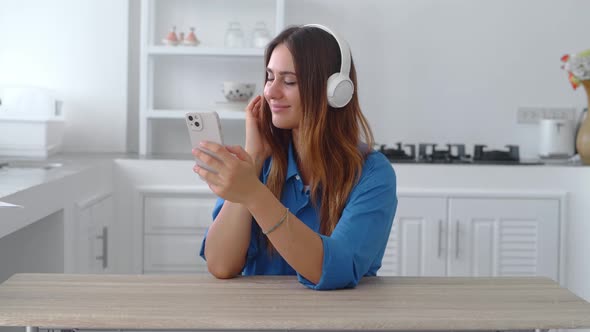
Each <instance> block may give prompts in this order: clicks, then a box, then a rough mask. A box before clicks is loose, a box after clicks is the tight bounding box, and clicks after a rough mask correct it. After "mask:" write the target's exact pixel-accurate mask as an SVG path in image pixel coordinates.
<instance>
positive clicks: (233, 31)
mask: <svg viewBox="0 0 590 332" xmlns="http://www.w3.org/2000/svg"><path fill="white" fill-rule="evenodd" d="M244 46H246V45H245V40H244V31H242V26H241V25H240V23H238V22H230V23H229V27H228V28H227V32H226V33H225V47H230V48H235V47H244Z"/></svg>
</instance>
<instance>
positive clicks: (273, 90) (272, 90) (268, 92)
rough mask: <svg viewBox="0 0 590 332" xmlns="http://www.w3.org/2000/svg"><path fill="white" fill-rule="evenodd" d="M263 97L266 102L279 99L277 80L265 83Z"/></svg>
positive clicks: (279, 90) (279, 92) (279, 89)
mask: <svg viewBox="0 0 590 332" xmlns="http://www.w3.org/2000/svg"><path fill="white" fill-rule="evenodd" d="M264 95H265V97H266V98H267V99H268V100H270V99H279V98H280V97H281V95H282V92H281V87H280V84H279V82H278V80H276V79H275V80H273V81H267V82H266V85H265V86H264Z"/></svg>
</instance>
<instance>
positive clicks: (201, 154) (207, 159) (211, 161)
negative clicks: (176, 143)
mask: <svg viewBox="0 0 590 332" xmlns="http://www.w3.org/2000/svg"><path fill="white" fill-rule="evenodd" d="M193 156H195V157H196V158H198V159H199V160H200V161H202V162H203V163H205V164H206V165H207V166H208V167H209V168H211V169H213V170H218V169H219V168H220V167H221V165H222V162H221V161H220V160H219V159H218V158H216V157H214V156H212V155H211V154H209V153H207V152H205V151H203V150H201V149H199V148H196V149H193Z"/></svg>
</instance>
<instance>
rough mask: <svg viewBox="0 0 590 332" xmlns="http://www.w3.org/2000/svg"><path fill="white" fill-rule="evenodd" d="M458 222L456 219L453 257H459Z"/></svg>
mask: <svg viewBox="0 0 590 332" xmlns="http://www.w3.org/2000/svg"><path fill="white" fill-rule="evenodd" d="M460 225H461V224H460V222H459V220H457V227H456V228H455V258H459V233H460V231H459V227H460Z"/></svg>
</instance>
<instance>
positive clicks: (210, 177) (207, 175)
mask: <svg viewBox="0 0 590 332" xmlns="http://www.w3.org/2000/svg"><path fill="white" fill-rule="evenodd" d="M193 172H195V173H197V174H198V175H199V177H200V178H201V180H203V181H205V182H207V184H208V185H209V186H211V185H215V186H216V185H219V179H218V177H217V174H215V173H213V172H210V171H209V170H207V169H206V168H203V167H201V166H199V165H197V164H195V166H193Z"/></svg>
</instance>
